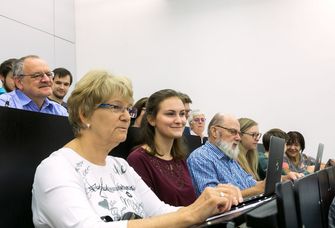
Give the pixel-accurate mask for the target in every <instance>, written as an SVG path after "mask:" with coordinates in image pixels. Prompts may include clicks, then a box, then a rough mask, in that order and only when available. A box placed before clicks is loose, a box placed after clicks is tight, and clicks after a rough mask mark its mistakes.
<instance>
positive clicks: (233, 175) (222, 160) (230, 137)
mask: <svg viewBox="0 0 335 228" xmlns="http://www.w3.org/2000/svg"><path fill="white" fill-rule="evenodd" d="M240 140H241V132H240V124H239V122H238V120H237V119H236V118H235V117H233V116H230V115H223V114H220V113H217V114H216V115H215V116H214V117H213V119H212V120H211V121H210V123H209V125H208V141H207V142H206V144H205V145H203V146H201V147H199V148H198V149H196V150H194V151H193V152H192V153H191V155H190V156H189V157H188V159H187V165H188V168H189V172H190V174H191V177H192V181H193V185H194V187H195V191H196V194H197V195H200V194H201V192H202V191H203V190H204V189H205V188H206V187H209V186H211V187H212V186H217V185H218V184H232V185H235V186H237V187H238V188H240V189H241V192H242V195H243V196H244V197H245V196H251V195H256V194H259V193H261V192H263V191H264V181H260V182H257V181H256V180H255V179H254V178H253V177H252V175H250V174H248V173H246V172H245V171H244V170H243V168H242V167H241V166H240V165H239V164H238V163H237V156H238V153H239V149H238V144H239V142H240Z"/></svg>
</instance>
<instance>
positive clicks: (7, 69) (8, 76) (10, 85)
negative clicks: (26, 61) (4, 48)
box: [0, 58, 17, 94]
mask: <svg viewBox="0 0 335 228" xmlns="http://www.w3.org/2000/svg"><path fill="white" fill-rule="evenodd" d="M16 60H17V59H14V58H12V59H7V60H6V61H4V62H3V63H1V65H0V80H1V82H2V87H1V88H0V94H3V93H8V92H11V91H13V90H14V89H15V83H14V79H13V66H14V63H15V61H16Z"/></svg>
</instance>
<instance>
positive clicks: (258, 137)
mask: <svg viewBox="0 0 335 228" xmlns="http://www.w3.org/2000/svg"><path fill="white" fill-rule="evenodd" d="M242 134H246V135H250V136H251V137H252V138H253V139H255V140H260V139H261V137H262V133H256V132H253V133H249V132H242Z"/></svg>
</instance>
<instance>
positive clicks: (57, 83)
mask: <svg viewBox="0 0 335 228" xmlns="http://www.w3.org/2000/svg"><path fill="white" fill-rule="evenodd" d="M53 72H54V75H55V76H54V78H53V84H52V93H51V94H50V96H49V99H50V100H52V101H55V102H57V103H58V104H61V105H62V106H63V107H64V108H67V104H66V102H65V101H64V97H65V96H66V94H67V92H68V91H69V88H70V86H71V85H72V81H73V77H72V74H71V72H70V71H69V70H67V69H65V68H62V67H59V68H56V69H54V70H53Z"/></svg>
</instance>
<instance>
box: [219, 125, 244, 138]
mask: <svg viewBox="0 0 335 228" xmlns="http://www.w3.org/2000/svg"><path fill="white" fill-rule="evenodd" d="M215 127H219V128H222V129H225V130H226V131H228V132H229V134H231V135H234V136H236V135H239V136H240V137H242V132H240V131H239V130H236V129H234V128H227V127H223V126H220V125H215Z"/></svg>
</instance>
